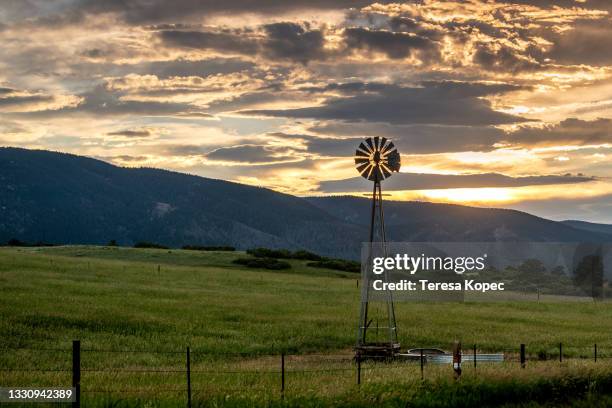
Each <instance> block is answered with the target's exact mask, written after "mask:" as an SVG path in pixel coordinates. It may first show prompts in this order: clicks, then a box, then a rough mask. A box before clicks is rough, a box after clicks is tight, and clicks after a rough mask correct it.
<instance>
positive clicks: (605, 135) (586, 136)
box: [506, 118, 612, 145]
mask: <svg viewBox="0 0 612 408" xmlns="http://www.w3.org/2000/svg"><path fill="white" fill-rule="evenodd" d="M506 141H508V142H510V143H516V144H526V145H535V144H547V145H560V144H561V145H565V144H570V145H571V144H579V145H598V144H604V143H612V120H611V119H606V118H600V119H597V120H593V121H586V120H580V119H576V118H570V119H566V120H564V121H562V122H560V123H558V124H554V125H547V126H545V127H543V128H538V127H521V128H519V129H518V130H517V131H515V132H512V133H509V134H508V135H507V136H506Z"/></svg>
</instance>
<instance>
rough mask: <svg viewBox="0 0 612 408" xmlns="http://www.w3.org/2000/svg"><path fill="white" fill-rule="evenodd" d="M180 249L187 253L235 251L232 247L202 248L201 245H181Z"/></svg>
mask: <svg viewBox="0 0 612 408" xmlns="http://www.w3.org/2000/svg"><path fill="white" fill-rule="evenodd" d="M182 249H186V250H189V251H235V250H236V248H234V247H233V246H202V245H183V247H182Z"/></svg>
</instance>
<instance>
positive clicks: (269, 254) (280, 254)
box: [246, 248, 293, 259]
mask: <svg viewBox="0 0 612 408" xmlns="http://www.w3.org/2000/svg"><path fill="white" fill-rule="evenodd" d="M246 252H247V254H249V255H253V256H254V257H256V258H279V259H291V258H292V255H293V254H292V253H291V251H289V250H288V249H270V248H253V249H248V250H247V251H246Z"/></svg>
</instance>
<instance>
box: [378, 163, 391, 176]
mask: <svg viewBox="0 0 612 408" xmlns="http://www.w3.org/2000/svg"><path fill="white" fill-rule="evenodd" d="M380 170H381V171H382V173H383V175H384V178H388V177H389V176H391V170H389V168H388V167H387V166H385V165H384V164H381V165H380Z"/></svg>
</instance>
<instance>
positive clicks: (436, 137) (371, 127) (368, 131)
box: [308, 121, 506, 156]
mask: <svg viewBox="0 0 612 408" xmlns="http://www.w3.org/2000/svg"><path fill="white" fill-rule="evenodd" d="M308 129H309V130H310V131H311V132H314V133H316V134H318V135H319V138H317V139H313V140H311V142H310V143H309V151H316V152H320V153H321V154H325V152H327V154H329V155H333V154H336V155H338V156H346V155H352V154H353V153H354V149H355V145H356V144H358V142H360V141H361V140H362V139H363V138H364V137H369V136H372V135H377V136H382V137H386V138H388V139H391V140H393V143H394V144H395V145H396V146H397V147H398V149H400V151H402V152H405V153H407V154H432V153H446V152H465V151H475V152H487V151H491V150H493V149H494V145H495V144H496V143H498V142H500V141H501V140H503V139H504V138H505V136H506V134H505V132H504V131H502V130H501V129H498V128H495V127H492V126H445V125H389V124H384V123H345V122H337V121H328V122H322V123H317V124H315V125H313V126H311V127H309V128H308ZM329 136H334V137H336V138H334V139H329V138H328V137H329ZM339 137H342V138H339Z"/></svg>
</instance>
